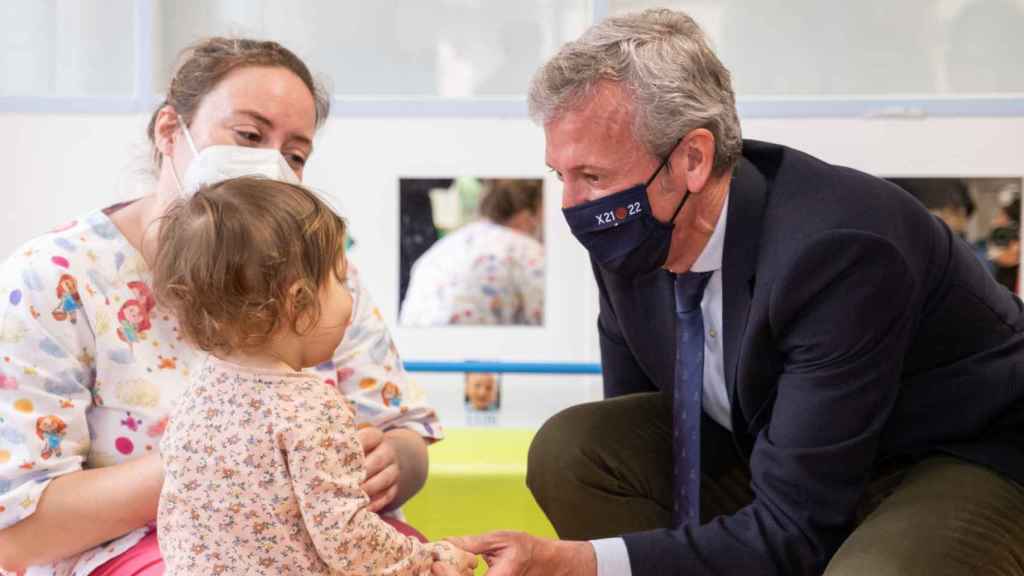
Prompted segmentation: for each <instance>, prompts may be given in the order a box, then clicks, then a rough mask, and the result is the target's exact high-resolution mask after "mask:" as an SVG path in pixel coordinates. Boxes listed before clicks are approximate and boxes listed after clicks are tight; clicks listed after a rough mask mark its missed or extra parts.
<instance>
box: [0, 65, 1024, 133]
mask: <svg viewBox="0 0 1024 576" xmlns="http://www.w3.org/2000/svg"><path fill="white" fill-rule="evenodd" d="M140 68H142V66H140ZM144 68H146V69H145V70H138V71H137V74H139V75H140V78H139V79H138V80H137V81H136V86H137V89H140V90H141V89H145V85H146V82H145V81H144V80H142V79H141V76H146V77H150V78H151V75H152V67H151V66H145V67H144ZM159 102H160V97H159V96H157V95H151V96H148V97H141V98H140V97H136V96H130V95H124V96H106V97H104V96H96V97H81V96H72V97H61V96H0V113H30V114H32V113H35V114H79V113H109V114H135V113H139V112H146V113H148V112H151V111H152V109H153V107H154V106H156V105H157V104H158V103H159ZM737 108H738V109H739V113H740V117H741V118H743V119H755V118H869V119H870V118H899V119H908V120H915V119H923V118H955V117H960V118H979V117H1024V97H1019V98H1018V97H1007V98H996V97H991V98H939V97H937V98H915V99H885V100H882V99H849V100H844V99H821V100H814V99H801V100H781V99H780V100H774V99H772V100H764V99H756V98H740V99H738V102H737ZM331 115H332V116H338V117H342V118H512V119H522V118H526V117H527V108H526V100H525V98H495V99H483V98H465V99H442V98H408V99H400V98H395V99H389V100H371V99H352V98H335V99H334V102H333V103H332V109H331Z"/></svg>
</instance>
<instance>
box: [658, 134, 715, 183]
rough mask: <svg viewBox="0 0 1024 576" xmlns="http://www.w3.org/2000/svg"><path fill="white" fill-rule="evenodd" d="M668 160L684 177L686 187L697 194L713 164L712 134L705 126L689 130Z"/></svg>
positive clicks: (709, 175) (709, 177) (707, 178)
mask: <svg viewBox="0 0 1024 576" xmlns="http://www.w3.org/2000/svg"><path fill="white" fill-rule="evenodd" d="M669 162H670V163H671V166H672V170H673V172H675V173H676V174H677V175H681V176H682V178H684V179H685V181H686V189H687V190H689V191H690V192H692V193H693V194H699V193H700V192H701V191H702V190H704V187H705V186H706V185H707V183H708V181H710V180H711V172H712V168H713V167H714V165H715V136H714V134H712V133H711V131H710V130H708V129H707V128H696V129H694V130H691V131H690V132H689V133H688V134H687V135H686V136H684V137H683V140H682V141H681V142H680V143H679V145H678V146H676V149H675V150H674V151H673V152H672V156H671V158H670V159H669ZM677 177H679V176H677Z"/></svg>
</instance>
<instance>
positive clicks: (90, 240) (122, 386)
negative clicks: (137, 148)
mask: <svg viewBox="0 0 1024 576" xmlns="http://www.w3.org/2000/svg"><path fill="white" fill-rule="evenodd" d="M348 270H349V274H348V285H349V288H350V290H351V292H352V295H353V316H352V324H351V326H350V327H349V328H348V330H347V332H346V334H345V338H344V340H343V341H342V343H341V345H340V346H339V348H338V350H337V352H336V354H335V357H334V359H333V361H331V362H327V363H325V364H322V365H320V366H317V367H316V368H314V369H310V370H309V372H310V373H312V374H315V375H317V376H318V377H320V378H321V379H322V380H323V381H324V382H326V383H328V384H330V385H332V386H336V387H337V388H338V390H339V391H341V392H342V393H343V394H344V395H345V396H346V398H347V399H348V400H349V402H350V403H351V404H352V406H353V408H354V410H355V421H356V424H357V426H366V425H374V426H378V427H380V428H383V429H392V428H397V427H401V428H408V429H410V430H413V431H415V432H417V433H419V434H420V435H421V436H423V437H424V438H426V439H427V440H429V441H433V440H438V439H440V438H441V437H442V430H441V427H440V425H439V424H438V421H437V417H436V415H435V412H434V411H433V409H431V408H430V406H429V405H428V404H427V403H426V399H425V396H424V393H423V392H422V389H421V388H420V387H418V386H416V385H415V384H413V383H412V382H411V381H410V380H409V378H408V375H407V374H406V372H405V371H404V369H403V368H402V363H401V360H400V359H399V357H398V353H397V351H396V349H395V346H394V344H393V343H392V341H391V337H390V335H389V334H388V330H387V327H386V325H385V323H384V321H383V318H382V316H381V314H380V311H379V310H378V309H377V308H376V307H375V306H374V304H373V302H372V301H371V299H370V297H369V295H368V294H367V292H366V291H365V290H364V289H363V287H362V285H361V284H360V282H359V276H358V272H357V271H356V270H355V267H354V266H349V269H348ZM150 283H151V276H150V273H149V271H148V270H147V268H146V265H145V262H144V261H143V259H142V256H141V255H140V254H139V253H138V252H137V251H136V250H135V249H134V248H133V247H132V246H131V245H130V244H129V243H128V241H127V240H126V239H125V238H124V236H122V235H121V233H120V231H119V230H118V229H117V227H116V226H115V225H114V224H113V222H112V221H111V220H110V219H109V218H108V217H107V215H106V214H105V213H104V212H103V211H97V212H94V213H92V214H90V215H88V216H87V217H85V218H83V219H82V220H80V221H78V222H72V223H71V224H69V225H67V226H64V227H62V228H61V229H59V230H57V231H54V232H52V233H50V234H47V235H44V236H41V237H39V238H36V239H35V240H32V241H30V242H29V243H28V244H26V245H25V246H23V247H21V248H19V249H18V250H17V251H16V252H15V253H14V254H13V255H11V257H10V258H8V259H7V260H6V261H5V262H4V263H3V265H2V266H0V528H5V527H7V526H10V525H12V524H14V523H16V522H18V521H20V520H22V519H24V518H25V517H27V516H29V515H30V514H32V513H33V512H34V511H35V509H36V504H37V503H38V501H39V497H40V495H41V494H42V492H43V490H44V489H45V488H46V486H47V484H48V483H49V481H50V480H51V479H53V478H55V477H57V476H60V475H62V474H67V473H70V472H74V471H77V470H80V469H82V468H98V467H103V466H110V465H112V464H118V463H121V462H125V461H128V460H130V459H132V458H136V457H138V456H141V455H143V454H147V453H149V452H152V451H154V450H158V449H159V447H158V443H159V440H160V437H161V435H162V434H163V431H164V428H165V427H166V425H167V420H168V414H169V413H170V411H171V408H172V407H173V405H174V403H175V401H176V400H177V399H178V397H179V396H180V395H181V393H182V391H183V390H184V389H185V386H186V385H187V383H188V380H189V376H190V374H191V373H192V371H193V370H195V369H196V366H197V363H198V362H201V361H202V360H203V359H204V358H205V357H206V355H205V354H203V353H201V352H198V351H196V350H194V349H192V348H191V347H190V346H188V345H187V344H186V343H184V342H182V341H181V340H180V339H179V337H178V328H177V323H176V322H175V320H174V319H173V318H171V317H169V316H168V315H167V314H166V313H164V312H163V311H162V310H161V309H160V308H159V307H157V305H156V302H155V301H154V299H153V296H152V293H151V290H150ZM147 531H148V529H147V528H143V529H140V530H136V531H134V532H132V533H130V534H128V535H126V536H124V537H121V538H119V539H117V540H114V541H112V542H109V543H107V544H106V545H104V546H100V547H97V548H94V549H92V550H89V551H87V552H85V553H83V554H81V555H78V556H75V557H73V558H68V559H65V560H64V561H62V562H59V563H57V564H55V565H51V566H43V567H38V566H37V567H33V568H31V569H30V570H29V572H28V576H32V575H44V574H45V575H50V574H59V575H65V574H75V575H84V574H88V573H89V572H90V571H91V570H92V569H93V568H95V567H97V566H99V565H101V564H103V562H105V561H107V560H109V559H110V558H113V557H114V556H117V555H118V554H120V553H121V552H123V551H124V550H127V549H128V548H130V547H131V546H132V545H134V544H135V543H136V542H138V540H139V539H141V538H142V537H143V536H144V535H145V534H146V533H147Z"/></svg>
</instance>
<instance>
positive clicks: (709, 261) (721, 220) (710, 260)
mask: <svg viewBox="0 0 1024 576" xmlns="http://www.w3.org/2000/svg"><path fill="white" fill-rule="evenodd" d="M728 214H729V195H728V194H726V195H725V202H723V203H722V212H721V214H719V215H718V222H717V223H716V224H715V229H714V231H712V232H711V238H709V239H708V243H707V245H706V246H704V250H703V251H701V253H700V256H698V257H697V261H696V262H694V263H693V266H690V272H714V271H715V270H718V269H720V268H721V267H722V251H723V250H724V248H725V222H726V220H728V218H726V216H727V215H728Z"/></svg>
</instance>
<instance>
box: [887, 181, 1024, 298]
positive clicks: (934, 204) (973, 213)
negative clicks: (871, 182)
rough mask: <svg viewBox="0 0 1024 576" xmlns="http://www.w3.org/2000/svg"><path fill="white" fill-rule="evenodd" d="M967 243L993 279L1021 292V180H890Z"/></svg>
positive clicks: (1009, 288) (1014, 290)
mask: <svg viewBox="0 0 1024 576" xmlns="http://www.w3.org/2000/svg"><path fill="white" fill-rule="evenodd" d="M890 180H891V181H892V182H894V183H896V184H897V185H899V186H900V187H901V188H903V189H904V190H906V191H907V192H910V194H911V195H912V196H914V197H915V198H917V199H918V200H919V201H920V202H921V203H922V204H924V206H925V208H927V209H928V210H929V211H930V212H931V213H932V214H934V215H935V216H936V217H938V218H939V219H941V220H942V221H943V222H945V223H946V225H947V226H948V227H949V229H950V230H951V231H952V232H953V233H954V234H956V235H957V236H958V237H960V238H961V239H962V240H963V241H965V242H967V243H968V244H969V245H970V246H971V248H972V249H973V250H974V253H975V255H977V257H978V259H979V260H980V261H981V262H982V263H984V264H985V267H986V268H987V269H988V270H989V272H991V273H992V275H993V276H994V277H995V279H996V280H997V281H998V282H999V283H1000V284H1002V285H1003V286H1005V287H1006V288H1007V289H1008V290H1011V291H1013V292H1017V291H1018V289H1019V276H1020V274H1019V269H1020V220H1021V180H1020V179H1018V178H891V179H890Z"/></svg>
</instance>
